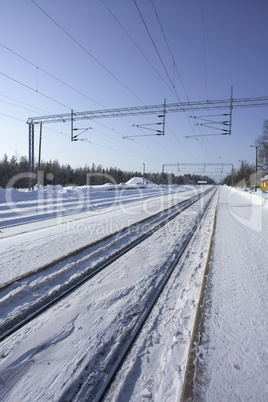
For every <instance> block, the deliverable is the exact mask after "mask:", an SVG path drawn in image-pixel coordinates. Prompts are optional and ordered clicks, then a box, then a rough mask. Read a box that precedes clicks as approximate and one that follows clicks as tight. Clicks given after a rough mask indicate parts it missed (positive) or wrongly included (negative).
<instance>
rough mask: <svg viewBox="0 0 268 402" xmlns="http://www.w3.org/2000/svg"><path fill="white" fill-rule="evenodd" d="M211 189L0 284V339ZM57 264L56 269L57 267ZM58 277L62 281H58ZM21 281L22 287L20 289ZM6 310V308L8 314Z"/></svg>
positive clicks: (79, 284) (107, 264) (65, 294)
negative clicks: (30, 297) (83, 265)
mask: <svg viewBox="0 0 268 402" xmlns="http://www.w3.org/2000/svg"><path fill="white" fill-rule="evenodd" d="M210 191H211V190H206V191H205V192H203V193H199V194H197V195H195V196H193V197H191V198H190V199H188V200H186V201H183V202H180V203H179V204H178V205H177V206H174V207H172V208H169V209H167V210H165V211H163V212H161V213H159V214H156V215H155V216H154V217H151V218H148V219H145V220H143V221H141V222H139V223H136V224H134V225H133V226H131V227H129V228H127V229H126V230H123V231H122V232H121V231H120V232H118V233H116V234H114V235H113V236H108V237H107V238H106V239H102V241H100V242H97V243H96V244H88V245H86V246H84V247H82V248H79V249H77V250H75V251H74V252H72V253H69V254H67V255H65V256H64V257H62V258H59V259H57V260H54V261H53V262H52V263H50V264H48V265H46V266H43V267H40V268H39V269H38V270H34V271H31V272H28V273H26V274H24V275H21V276H20V277H16V278H15V279H13V280H12V281H10V282H8V283H5V284H4V285H2V286H1V287H0V312H1V315H0V316H1V317H2V320H1V327H0V342H1V341H3V340H4V339H6V338H7V337H8V336H10V335H11V334H13V333H14V332H15V331H17V330H18V329H20V328H21V327H23V326H24V325H26V324H27V323H29V322H30V321H31V320H32V319H34V318H35V317H36V316H37V315H39V314H41V313H42V312H44V311H45V310H47V309H48V308H49V307H51V306H52V305H53V304H55V303H56V302H58V301H59V300H61V299H62V298H64V297H65V296H67V295H68V294H70V293H71V292H73V291H74V290H76V289H77V288H78V287H79V286H81V285H83V284H84V283H85V282H86V281H88V280H90V279H91V278H93V277H94V276H95V275H96V274H98V273H99V272H101V271H102V270H103V269H105V268H106V267H107V266H109V265H110V264H111V263H112V262H114V261H116V260H117V259H118V258H120V257H122V256H123V255H124V254H126V253H127V252H128V251H130V250H131V249H133V248H134V247H136V246H137V245H138V244H140V243H141V242H143V241H144V240H145V239H147V238H148V237H149V236H151V235H152V234H153V233H155V231H157V230H159V229H160V228H162V227H163V226H165V225H166V224H167V223H168V222H170V221H172V220H173V219H175V218H176V217H177V216H178V215H179V214H181V213H182V212H183V211H185V210H186V209H187V208H189V207H190V206H192V205H193V204H195V203H196V202H197V201H199V200H200V199H201V198H202V197H204V196H205V195H206V194H207V193H208V192H210ZM101 246H102V248H101ZM103 248H104V250H103ZM102 251H104V252H105V257H103V255H102ZM89 261H90V264H89V266H88V267H87V269H86V270H81V271H80V266H81V264H82V263H83V264H85V263H86V262H89ZM57 266H58V267H59V268H57V269H56V268H55V267H57ZM55 272H56V274H55ZM38 275H43V278H42V279H41V281H36V278H37V276H38ZM61 277H62V278H63V282H61ZM25 281H27V287H28V288H31V293H32V295H33V296H32V299H31V300H30V302H29V295H28V294H27V295H25V290H24V287H25ZM22 282H23V286H22V287H21V289H20V283H22ZM48 285H49V291H47V292H46V294H45V295H44V294H43V287H48ZM24 298H25V301H24ZM10 305H12V306H13V310H14V311H19V312H18V313H15V314H13V312H12V311H10ZM6 311H8V315H7V313H6Z"/></svg>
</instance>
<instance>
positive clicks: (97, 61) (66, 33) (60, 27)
mask: <svg viewBox="0 0 268 402" xmlns="http://www.w3.org/2000/svg"><path fill="white" fill-rule="evenodd" d="M31 2H32V3H33V4H34V5H35V6H36V7H38V8H39V10H41V11H42V13H44V14H45V15H46V16H47V17H48V18H49V19H50V20H51V21H52V22H53V23H54V24H55V25H56V26H57V27H58V28H59V29H60V30H61V31H62V32H64V33H65V35H67V36H68V37H69V38H70V39H71V40H72V41H73V42H74V43H75V44H76V45H77V46H79V47H80V48H81V49H82V50H83V51H84V52H85V53H86V54H87V55H88V56H90V57H91V58H92V59H93V60H94V61H95V62H96V63H98V64H99V66H101V67H102V68H103V69H104V70H105V71H106V72H107V73H108V74H110V75H111V76H112V77H113V78H114V79H115V80H116V81H117V82H119V84H120V85H122V86H123V87H124V88H125V89H126V90H127V91H128V92H130V93H131V94H132V95H133V96H135V98H137V99H138V100H139V101H140V102H141V103H143V104H145V103H144V102H143V101H142V100H141V99H140V98H139V97H138V96H137V95H136V94H135V93H134V92H133V91H132V90H131V89H130V88H129V87H128V86H127V85H125V84H124V83H123V82H122V81H121V80H120V79H119V78H117V77H116V76H115V75H114V74H113V73H112V72H111V71H110V70H109V69H108V68H107V67H105V66H104V65H103V64H102V63H101V62H100V61H99V60H98V59H96V57H94V56H93V55H92V54H91V53H90V52H89V51H88V50H87V49H86V48H85V47H84V46H83V45H81V43H79V42H78V40H76V39H75V38H74V37H73V36H72V35H70V34H69V32H67V31H66V30H65V29H64V28H63V27H62V26H61V25H60V24H58V23H57V21H55V20H54V19H53V18H52V17H51V16H50V15H49V14H48V13H47V12H46V11H45V10H43V9H42V8H41V7H40V6H39V5H38V4H37V3H36V2H35V1H34V0H31Z"/></svg>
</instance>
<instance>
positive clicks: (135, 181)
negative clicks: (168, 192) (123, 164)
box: [126, 177, 157, 186]
mask: <svg viewBox="0 0 268 402" xmlns="http://www.w3.org/2000/svg"><path fill="white" fill-rule="evenodd" d="M126 184H127V185H131V186H133V185H143V184H147V185H148V184H149V185H150V186H157V184H155V183H153V182H152V181H151V180H149V179H144V183H143V178H142V177H132V179H130V180H129V181H127V182H126Z"/></svg>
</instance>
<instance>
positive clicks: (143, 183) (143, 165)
mask: <svg viewBox="0 0 268 402" xmlns="http://www.w3.org/2000/svg"><path fill="white" fill-rule="evenodd" d="M144 174H145V163H143V175H142V178H143V180H142V183H143V184H144Z"/></svg>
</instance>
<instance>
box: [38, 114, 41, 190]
mask: <svg viewBox="0 0 268 402" xmlns="http://www.w3.org/2000/svg"><path fill="white" fill-rule="evenodd" d="M41 144H42V122H41V123H40V136H39V156H38V190H39V188H40V175H41V174H40V171H41Z"/></svg>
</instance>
